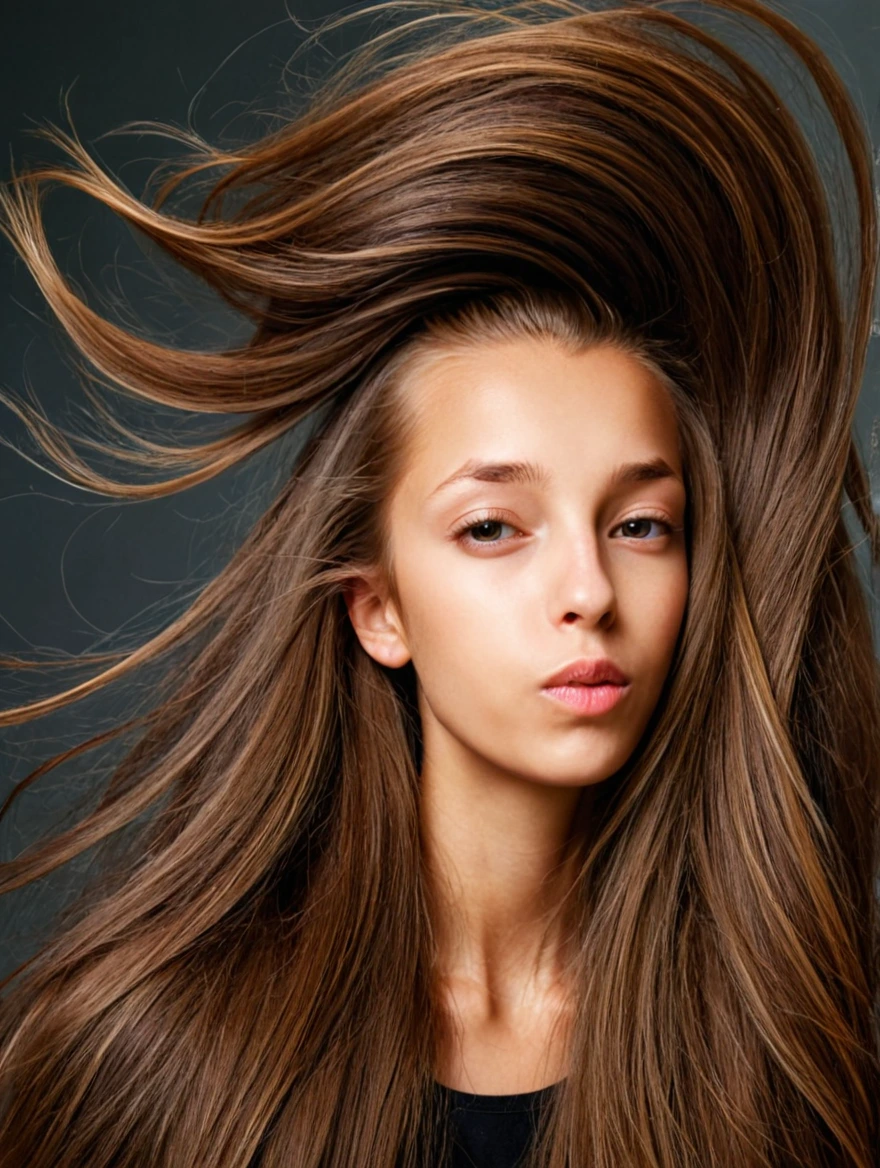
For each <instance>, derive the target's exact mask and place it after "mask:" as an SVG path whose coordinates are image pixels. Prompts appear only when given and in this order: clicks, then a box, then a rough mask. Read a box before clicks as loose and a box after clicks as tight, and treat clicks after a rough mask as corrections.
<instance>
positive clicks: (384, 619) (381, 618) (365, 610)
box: [343, 576, 410, 669]
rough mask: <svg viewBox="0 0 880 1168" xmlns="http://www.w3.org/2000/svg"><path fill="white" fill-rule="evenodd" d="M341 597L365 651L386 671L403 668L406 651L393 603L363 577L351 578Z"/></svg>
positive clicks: (407, 652)
mask: <svg viewBox="0 0 880 1168" xmlns="http://www.w3.org/2000/svg"><path fill="white" fill-rule="evenodd" d="M343 595H344V598H345V606H346V608H347V609H348V617H349V620H350V621H351V623H352V627H353V628H354V631H355V633H356V635H357V638H358V640H359V641H360V643H361V645H362V646H363V648H364V650H365V652H367V653H369V655H370V656H371V657H372V658H373V660H374V661H377V662H378V663H379V664H380V665H385V666H387V667H388V668H389V669H399V668H400V667H401V666H402V665H406V663H407V661H409V659H410V652H409V649H408V647H407V644H406V640H405V638H404V636H403V630H402V628H401V624H400V618H399V615H398V613H397V609H396V607H395V605H394V601H393V600H391V599H390V598H389V597H387V596H385V595H384V593H383V592H382V591H381V590H379V589H378V587H377V585H376V584H375V583H374V582H373V581H371V580H369V579H367V578H365V577H363V576H358V577H356V578H354V579H353V580H352V581H351V583H350V584H349V585H348V586H347V587H346V589H345V591H344V593H343Z"/></svg>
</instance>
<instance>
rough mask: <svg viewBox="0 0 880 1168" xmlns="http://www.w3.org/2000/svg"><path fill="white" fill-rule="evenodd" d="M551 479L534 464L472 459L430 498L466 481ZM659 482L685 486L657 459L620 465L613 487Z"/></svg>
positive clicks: (535, 481)
mask: <svg viewBox="0 0 880 1168" xmlns="http://www.w3.org/2000/svg"><path fill="white" fill-rule="evenodd" d="M552 477H553V476H552V474H551V472H550V471H549V470H547V469H546V468H545V467H542V466H539V465H538V464H537V463H534V462H479V461H477V460H476V459H470V460H468V462H466V463H464V465H463V466H460V467H459V468H458V470H457V471H455V473H454V474H451V475H450V476H449V478H447V479H444V480H443V482H442V483H440V484H439V485H438V486H436V487H435V488H434V490H433V491H432V492H431V494H430V495H429V496H428V497H429V498H433V496H434V495H436V494H438V493H439V492H440V491H443V490H445V489H446V488H447V487H451V486H453V484H455V483H459V482H462V481H463V480H465V479H473V480H476V481H477V482H481V483H524V484H531V485H534V486H546V485H547V484H548V483H549V482H550V480H551V479H552ZM656 479H676V480H677V481H678V482H682V477H681V475H680V474H678V473H677V472H676V471H675V470H673V469H672V467H671V466H670V465H669V463H668V462H667V461H666V460H665V459H664V458H660V457H659V456H658V457H656V458H650V459H646V460H644V461H642V462H624V463H621V465H620V466H618V467H616V468H615V470H614V471H613V472H612V474H611V478H610V484H611V487H612V489H613V488H616V487H621V486H626V485H628V484H630V483H645V482H652V481H654V480H656Z"/></svg>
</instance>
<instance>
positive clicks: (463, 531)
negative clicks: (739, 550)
mask: <svg viewBox="0 0 880 1168" xmlns="http://www.w3.org/2000/svg"><path fill="white" fill-rule="evenodd" d="M643 519H647V520H650V522H652V523H660V524H662V525H663V526H664V527H665V528H666V531H665V532H664V534H665V535H671V534H672V533H673V532H674V531H681V530H682V529H681V527H676V526H675V525H674V524H672V523H670V522H669V520H668V519H664V518H663V516H662V515H650V514H644V515H631V516H630V518H629V519H624V520H623V521H622V522H621V523H618V525H617V527H615V528H614V530H615V531H617V530H618V528H620V527H623V526H624V524H627V523H637V522H638V521H639V520H643ZM484 523H502V524H506V526H508V527H515V526H516V525H515V524H513V523H510V522H509V520H507V519H505V517H504V516H503V515H501V514H499V513H497V512H494V511H487V512H486V513H485V514H483V515H478V516H477V518H476V519H469V520H468V522H467V523H463V524H460V525H459V526H458V527H457V528H456V529H455V531H453V533H452V538H453V539H457V540H461V542H462V543H464V544H467V545H468V546H470V547H493V546H497V545H498V544H504V543H509V542H510V538H512V537H510V538H508V539H490V540H480V539H463V538H462V537H463V536H465V535H467V533H468V532H469V531H472V530H473V528H475V527H481V526H482V525H483V524H484ZM625 538H629V539H631V540H633V541H634V542H635V543H652V542H653V541H652V540H649V539H647V538H640V537H639V536H635V535H633V536H628V537H625Z"/></svg>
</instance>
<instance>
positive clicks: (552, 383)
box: [386, 338, 688, 786]
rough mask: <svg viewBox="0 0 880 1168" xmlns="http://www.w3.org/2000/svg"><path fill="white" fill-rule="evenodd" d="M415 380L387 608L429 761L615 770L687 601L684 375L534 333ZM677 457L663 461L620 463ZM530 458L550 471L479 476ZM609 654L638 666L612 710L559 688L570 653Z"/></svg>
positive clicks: (555, 770) (552, 773)
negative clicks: (566, 695) (578, 701)
mask: <svg viewBox="0 0 880 1168" xmlns="http://www.w3.org/2000/svg"><path fill="white" fill-rule="evenodd" d="M403 389H404V396H405V399H406V401H407V403H408V404H409V406H410V407H411V408H412V409H413V410H414V411H415V414H414V419H413V420H414V432H413V439H412V442H411V446H410V448H409V449H408V451H407V456H406V458H405V461H404V468H403V471H402V474H401V476H400V478H399V480H398V482H397V484H396V488H395V490H394V491H393V493H392V496H391V499H390V500H389V510H388V534H389V540H390V549H389V550H390V557H391V562H392V564H393V567H394V574H395V582H396V588H397V595H398V602H399V604H395V603H394V602H391V601H389V602H388V605H387V606H386V615H387V616H388V617H389V620H390V622H391V624H392V626H393V628H394V629H395V630H396V635H397V636H398V638H399V645H400V650H401V654H402V655H404V656H405V657H406V658H411V660H412V662H413V666H414V668H415V672H416V675H417V679H418V690H419V709H420V713H421V720H422V735H423V742H424V760H425V765H427V766H430V765H431V761H432V759H433V758H435V757H443V758H449V757H455V758H456V759H457V760H458V763H459V764H460V765H467V766H471V767H476V768H478V769H480V770H483V771H487V770H491V771H495V772H500V773H503V774H507V775H511V776H517V777H518V778H521V779H527V780H530V781H533V782H536V783H544V784H555V785H561V786H575V785H586V784H592V783H596V782H600V781H601V780H603V779H605V778H607V777H608V776H609V775H611V774H613V773H614V772H615V771H616V770H618V769H619V768H620V767H621V766H622V765H623V764H624V763H625V761H626V760H627V758H628V757H629V756H630V754H631V753H632V751H633V749H634V747H635V746H636V744H637V742H638V740H639V738H640V736H641V734H642V732H643V730H644V729H645V726H646V724H647V722H648V720H649V718H650V715H651V713H652V711H653V710H654V708H655V705H656V703H657V700H658V697H659V695H660V692H661V689H662V686H663V683H664V680H665V678H666V675H667V672H668V669H669V665H670V661H671V659H672V656H673V652H674V649H675V645H676V640H677V637H678V634H679V630H680V627H681V623H682V619H683V616H684V611H685V606H686V603H687V594H688V563H687V550H686V542H685V532H684V525H685V505H686V495H685V487H684V482H683V477H682V466H681V460H680V452H679V442H678V433H677V426H676V421H675V416H674V412H673V406H672V402H671V399H670V398H669V395H668V392H667V390H666V388H665V387H664V386H663V384H662V383H661V382H660V381H659V380H658V379H657V378H656V377H655V376H654V375H653V374H652V373H651V372H650V371H648V370H647V369H646V368H645V366H644V365H642V364H641V363H640V362H639V361H637V360H636V359H635V358H634V357H632V356H630V355H628V354H626V353H624V352H623V351H621V350H619V349H617V348H614V347H612V346H610V345H607V344H604V345H600V346H594V347H592V348H590V349H588V350H585V351H582V352H579V353H577V354H572V353H569V352H567V351H565V350H564V349H563V348H562V347H561V346H560V345H558V344H556V343H553V342H552V341H549V340H536V339H532V338H523V339H521V340H517V341H515V342H513V341H511V342H503V343H501V342H494V343H492V344H480V345H477V344H474V345H473V346H472V347H469V348H466V349H464V350H461V351H458V350H457V351H455V352H451V351H440V352H438V353H436V354H432V356H431V358H430V360H429V361H427V362H424V363H421V364H420V365H419V366H418V368H417V369H416V371H415V372H411V374H410V376H409V377H408V379H407V382H406V384H405V386H404V387H403ZM661 459H662V460H663V462H665V463H666V464H667V465H668V467H669V472H670V473H668V474H666V475H665V476H663V477H653V478H647V479H642V480H638V479H636V480H635V481H633V480H628V481H627V480H624V481H618V480H616V478H615V475H616V472H619V470H620V468H621V467H622V466H623V464H627V463H635V462H657V461H658V460H661ZM513 463H520V464H527V465H528V467H529V468H531V472H532V473H531V474H530V475H529V476H528V477H527V478H524V477H523V476H522V475H519V476H516V477H515V478H511V476H510V473H509V472H507V473H505V472H498V471H497V470H495V471H484V472H482V477H475V476H474V474H473V473H472V474H471V475H470V476H467V472H468V471H469V470H470V471H471V472H474V470H475V467H476V464H487V465H491V466H497V465H499V464H501V465H509V464H513ZM480 474H481V472H480V471H476V475H480ZM598 657H605V658H609V659H610V660H611V661H612V662H613V663H614V664H616V665H617V666H618V667H619V669H620V670H622V672H623V673H624V674H625V675H626V677H627V678H628V679H629V685H628V687H626V688H625V689H623V690H622V691H618V692H622V696H620V697H619V699H618V700H617V702H616V704H615V705H614V706H613V707H612V708H610V709H607V710H605V711H604V712H601V713H584V712H583V711H581V710H577V709H574V708H572V707H571V706H569V705H567V704H566V703H564V702H563V701H560V700H559V699H558V698H555V697H553V696H551V695H550V694H548V693H547V692H546V690H545V686H546V682H547V681H548V680H549V679H550V677H551V676H552V675H553V674H554V673H556V672H557V671H558V670H560V669H561V668H562V667H564V666H567V665H569V664H570V663H571V662H573V661H576V660H577V659H579V658H598ZM401 663H402V662H401Z"/></svg>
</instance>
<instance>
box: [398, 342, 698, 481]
mask: <svg viewBox="0 0 880 1168" xmlns="http://www.w3.org/2000/svg"><path fill="white" fill-rule="evenodd" d="M401 388H402V396H403V399H404V402H405V405H406V409H407V411H408V412H409V414H410V420H411V423H412V429H411V441H410V443H409V446H408V454H407V458H406V459H405V465H404V473H403V477H402V482H401V486H402V487H403V486H405V488H406V489H407V490H409V491H414V492H416V493H417V494H423V495H425V496H427V495H428V494H429V493H430V492H431V491H433V490H434V488H435V487H436V486H437V485H438V484H439V483H441V482H442V481H443V479H444V478H446V477H447V476H449V475H450V474H451V473H453V472H454V471H455V470H456V469H457V467H458V466H459V465H460V464H462V463H464V462H465V461H467V460H470V459H476V460H486V461H493V460H498V461H503V460H507V459H510V460H516V459H522V460H531V461H534V462H537V463H540V464H542V465H543V466H545V467H546V468H547V469H548V470H549V471H550V472H551V473H552V474H553V476H554V478H557V477H558V478H559V479H562V480H568V481H571V479H572V476H575V477H576V478H578V479H579V480H585V479H590V480H594V479H596V478H597V477H601V476H602V475H603V474H604V473H611V472H612V471H613V469H614V467H616V466H617V465H618V464H619V463H620V462H621V461H623V460H624V459H626V458H630V457H634V458H638V457H646V458H647V457H651V456H656V455H660V456H662V457H664V458H665V459H666V460H667V461H668V462H669V463H670V465H671V466H672V467H673V468H674V469H675V470H677V471H679V472H680V470H681V462H680V450H679V443H678V431H677V426H676V420H675V413H674V408H673V404H672V400H671V398H670V396H669V393H668V391H667V389H666V387H665V386H664V385H663V383H662V382H661V381H660V380H659V378H657V377H656V376H655V375H654V374H653V373H652V372H651V371H650V370H649V369H648V368H646V367H645V366H644V365H643V364H642V363H641V362H640V361H639V360H638V359H637V358H635V357H633V356H631V355H630V354H627V353H625V352H623V351H622V350H620V349H617V348H615V347H613V346H611V345H608V344H603V345H597V346H594V347H592V348H590V349H586V350H583V351H580V352H576V353H574V352H571V351H567V350H565V349H563V348H562V346H561V345H559V344H558V343H556V342H554V341H552V340H545V339H541V340H538V339H533V338H523V339H521V340H516V341H504V342H499V341H493V342H491V343H484V344H481V343H476V342H475V343H474V344H473V345H470V346H467V347H462V348H460V349H456V350H454V351H451V350H450V351H447V350H438V351H437V352H435V353H431V354H430V355H429V356H428V357H427V359H421V360H420V361H419V362H418V363H417V364H416V365H415V366H414V367H413V368H412V369H411V370H410V371H409V373H408V374H407V377H406V378H405V379H404V382H403V384H402V386H401Z"/></svg>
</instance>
